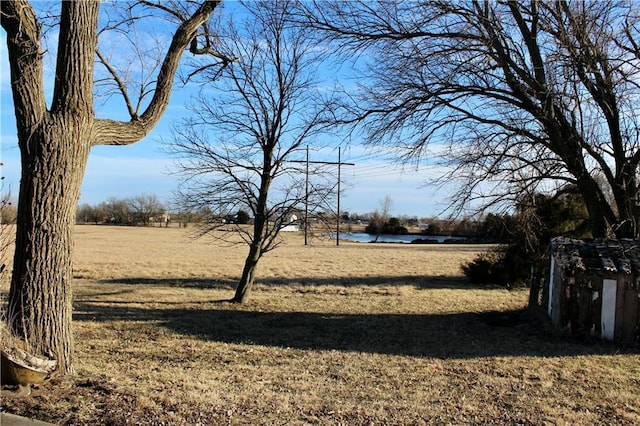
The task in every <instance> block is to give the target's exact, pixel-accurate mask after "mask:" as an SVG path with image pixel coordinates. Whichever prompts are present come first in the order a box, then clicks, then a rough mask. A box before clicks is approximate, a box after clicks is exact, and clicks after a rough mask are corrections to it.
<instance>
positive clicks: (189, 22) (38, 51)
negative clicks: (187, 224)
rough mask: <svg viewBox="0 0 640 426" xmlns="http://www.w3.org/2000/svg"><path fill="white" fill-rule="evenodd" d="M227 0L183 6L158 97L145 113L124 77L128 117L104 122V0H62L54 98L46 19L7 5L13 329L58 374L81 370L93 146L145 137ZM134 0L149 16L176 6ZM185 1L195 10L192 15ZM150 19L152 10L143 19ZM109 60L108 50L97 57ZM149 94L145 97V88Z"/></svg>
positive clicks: (24, 6) (157, 84) (22, 2)
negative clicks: (81, 273)
mask: <svg viewBox="0 0 640 426" xmlns="http://www.w3.org/2000/svg"><path fill="white" fill-rule="evenodd" d="M219 3H220V2H219V1H202V2H200V3H192V2H184V3H183V5H181V9H179V10H181V11H185V13H182V12H181V13H172V14H171V17H172V19H174V20H175V21H176V24H177V26H176V27H174V33H173V37H172V39H171V42H170V44H169V46H168V47H167V48H166V53H165V54H164V58H163V61H162V63H161V65H160V66H159V68H158V72H157V74H156V77H155V79H154V88H153V89H150V90H149V92H148V94H149V96H150V97H151V99H150V100H149V101H148V103H147V104H146V107H145V108H144V109H143V110H141V111H140V112H139V113H138V112H137V109H136V108H134V107H132V105H133V103H132V102H133V101H132V99H133V96H131V97H130V96H128V91H127V90H128V86H127V85H126V84H122V80H121V79H120V80H119V79H118V78H117V76H116V74H115V73H113V77H114V78H115V80H116V82H117V84H116V85H117V87H118V90H119V93H121V94H122V95H123V97H124V99H125V102H126V104H127V110H128V112H129V115H130V120H129V121H126V122H125V121H116V120H111V119H100V118H97V117H96V115H95V112H94V68H95V62H96V60H95V56H96V51H97V45H98V22H99V19H98V15H99V8H100V2H99V1H95V0H93V1H65V2H61V9H60V15H59V35H58V42H57V63H56V67H55V80H54V84H53V96H52V99H51V103H50V104H49V105H47V103H46V98H45V90H44V66H43V61H44V59H43V58H44V55H45V52H44V51H43V49H42V33H41V29H42V25H41V22H40V21H39V19H38V16H37V14H36V11H35V10H34V8H33V7H32V6H31V5H30V4H29V2H28V1H26V0H16V1H3V2H2V3H1V14H2V21H1V24H2V28H3V29H4V30H5V32H6V35H7V52H8V56H9V64H10V71H11V90H12V92H13V103H14V111H15V116H16V125H17V129H18V145H19V148H20V154H21V159H22V178H21V182H20V191H19V200H18V221H17V235H16V250H15V257H14V269H13V276H12V281H11V289H10V292H9V307H8V318H9V320H10V324H9V326H10V328H11V329H12V331H13V332H14V333H15V334H17V335H19V336H23V337H24V338H25V339H27V340H28V342H29V343H30V344H31V346H32V347H34V348H35V349H37V350H39V351H41V352H43V353H48V354H50V355H52V356H53V357H55V358H56V359H57V361H58V365H59V372H60V373H62V374H65V373H70V372H73V370H74V369H73V336H72V329H71V311H72V306H71V300H72V297H71V281H72V264H71V261H72V259H71V258H72V256H71V254H72V253H71V252H72V237H73V224H74V219H75V211H76V206H77V202H78V197H79V192H80V185H81V182H82V177H83V175H84V171H85V167H86V164H87V158H88V156H89V151H90V149H91V147H93V146H95V145H127V144H131V143H134V142H137V141H139V140H140V139H142V138H143V137H144V136H145V135H146V134H147V133H148V132H149V131H150V130H151V129H152V128H153V127H154V126H155V125H156V123H157V122H158V120H159V119H160V117H161V116H162V114H163V112H164V111H165V109H166V106H167V104H168V102H169V95H170V92H171V89H172V86H173V81H174V76H175V74H176V70H177V67H178V64H179V61H180V58H181V56H182V54H183V52H184V51H185V48H190V50H191V51H192V52H194V53H199V52H201V51H206V50H207V46H208V44H207V43H205V44H204V45H202V44H201V43H200V44H199V43H198V41H199V40H200V41H202V40H203V38H201V37H199V28H200V27H201V26H202V25H203V24H205V23H206V22H207V20H208V19H209V17H210V15H211V14H212V12H213V10H214V9H215V8H216V7H217V6H218V4H219ZM151 5H152V3H151V2H140V3H135V4H132V5H131V7H132V10H133V8H135V7H143V8H144V11H145V12H144V17H145V19H146V18H148V17H149V16H152V15H153V14H157V13H158V10H159V9H158V8H160V9H163V10H164V11H165V12H171V9H170V7H169V5H170V4H165V3H162V4H156V6H157V7H156V8H154V9H149V6H151ZM185 7H188V8H189V9H190V12H186V9H185ZM138 16H139V17H143V15H142V14H141V15H138ZM98 56H99V57H100V55H98ZM143 94H144V93H143Z"/></svg>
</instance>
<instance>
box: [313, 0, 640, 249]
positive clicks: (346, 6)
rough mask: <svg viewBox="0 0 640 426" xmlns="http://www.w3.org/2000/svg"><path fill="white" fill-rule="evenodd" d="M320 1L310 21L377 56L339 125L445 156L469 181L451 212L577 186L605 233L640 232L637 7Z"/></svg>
mask: <svg viewBox="0 0 640 426" xmlns="http://www.w3.org/2000/svg"><path fill="white" fill-rule="evenodd" d="M314 5H315V7H313V6H312V5H307V7H305V8H303V10H302V11H301V16H302V17H303V21H304V22H305V23H306V24H307V25H311V26H312V27H314V28H318V29H321V30H322V31H323V34H325V35H326V36H327V37H328V38H329V39H330V40H332V41H333V42H335V43H336V44H337V45H338V47H339V48H341V49H343V50H342V51H343V52H348V53H349V54H350V55H351V56H355V57H357V58H359V59H361V60H362V61H364V62H368V68H367V71H366V72H365V75H364V76H363V78H362V79H361V81H363V82H368V83H367V84H366V85H362V86H360V90H359V91H358V93H357V94H355V95H353V96H352V97H351V99H350V100H351V101H352V102H349V103H347V104H345V110H344V111H345V115H344V116H342V117H341V119H342V121H343V122H351V123H354V122H355V123H357V124H358V125H359V126H360V127H359V129H363V130H364V132H365V133H366V135H367V136H368V138H369V140H370V141H372V143H377V144H387V145H389V146H392V147H395V148H397V149H398V150H399V152H400V153H401V155H402V156H404V157H405V158H414V159H415V158H424V156H425V155H427V156H440V158H442V159H443V163H444V164H445V165H447V166H449V167H450V168H451V170H452V172H451V173H449V174H447V175H446V176H444V177H443V179H442V180H441V182H451V181H458V182H460V183H461V186H460V191H459V192H458V193H457V194H455V195H454V201H453V204H452V206H453V207H458V208H463V207H466V206H469V205H470V204H472V203H473V202H481V203H482V207H484V208H486V207H488V206H492V205H493V206H496V205H498V204H501V203H504V202H509V203H511V204H512V203H513V202H514V200H516V199H517V197H518V196H520V195H521V194H522V193H523V192H526V193H534V192H540V191H544V190H546V191H547V192H553V190H555V189H556V188H557V187H560V186H563V185H564V184H573V185H576V187H577V188H578V190H579V192H580V194H581V196H582V198H583V199H584V201H585V204H586V206H587V209H588V211H589V217H590V221H591V225H592V233H593V235H594V236H597V237H602V236H606V235H607V234H608V233H609V232H610V231H611V230H613V231H614V232H615V233H616V234H617V235H618V236H620V237H623V236H628V237H637V236H638V235H639V233H640V225H639V223H638V217H640V207H639V204H640V202H639V191H638V185H639V182H638V172H639V164H640V136H639V135H640V121H639V118H638V114H637V100H638V96H639V95H640V85H639V84H638V81H639V80H638V77H639V75H640V55H639V53H640V50H639V49H638V46H639V45H640V34H639V31H640V16H639V14H638V13H637V7H636V4H635V3H634V2H597V1H593V2H579V1H576V2H573V1H539V0H529V1H526V2H516V1H504V2H491V1H468V2H450V1H445V0H442V1H437V0H433V1H432V0H429V1H417V2H416V1H394V2H369V1H364V0H363V1H350V2H335V3H327V2H317V3H316V4H314ZM354 52H356V53H358V55H353V53H354ZM608 194H611V197H609V196H608Z"/></svg>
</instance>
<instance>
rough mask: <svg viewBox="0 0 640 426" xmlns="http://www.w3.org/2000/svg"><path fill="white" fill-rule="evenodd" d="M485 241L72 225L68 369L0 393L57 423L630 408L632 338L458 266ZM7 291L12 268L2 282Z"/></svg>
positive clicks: (628, 413) (544, 419) (463, 419)
mask: <svg viewBox="0 0 640 426" xmlns="http://www.w3.org/2000/svg"><path fill="white" fill-rule="evenodd" d="M484 249H486V247H482V246H458V245H455V246H454V245H397V244H393V245H392V244H380V245H377V244H357V243H348V242H345V241H343V242H341V245H340V246H339V247H336V246H335V245H333V244H332V243H331V242H330V241H324V240H321V239H317V238H316V239H313V240H312V244H311V245H310V246H304V245H303V240H302V237H301V236H300V235H299V234H287V235H285V242H284V244H283V245H282V246H281V247H280V248H278V249H276V250H275V251H273V252H271V253H268V254H267V255H266V257H264V258H263V260H262V263H261V266H260V268H259V270H258V278H257V283H256V285H255V286H254V289H253V292H252V296H251V299H250V301H249V302H248V303H247V304H245V305H235V304H231V303H228V302H226V301H225V300H226V299H229V298H230V297H231V296H232V295H233V286H234V284H235V281H236V280H237V279H238V277H239V274H240V271H241V268H242V263H243V260H244V256H245V254H246V251H247V248H246V246H242V245H228V244H223V243H221V242H217V241H214V240H212V239H208V238H202V239H197V240H193V239H191V238H189V233H188V230H186V231H185V230H184V229H178V228H169V229H163V228H125V227H106V226H105V227H103V226H78V227H77V228H76V245H75V268H74V275H75V281H74V284H73V285H74V294H75V302H74V309H75V311H74V330H75V336H76V356H77V359H76V369H77V375H76V376H71V377H58V378H54V379H52V380H51V381H50V382H47V383H45V384H43V385H40V386H37V387H34V388H33V390H32V392H31V395H29V396H22V397H19V396H16V395H14V394H12V393H11V392H10V390H9V389H4V390H3V393H2V410H3V411H5V412H11V413H16V414H21V415H25V416H29V417H33V418H37V419H40V420H46V421H50V422H53V423H56V424H74V425H80V424H91V425H124V424H131V425H151V424H154V425H224V424H232V425H258V424H259V425H265V424H268V425H285V424H286V425H305V424H320V425H418V424H455V425H458V424H535V425H540V424H548V425H555V424H571V425H577V424H580V425H586V424H629V425H631V424H640V396H639V395H640V354H639V351H638V348H637V347H626V348H625V347H619V346H615V345H613V344H609V343H604V342H600V341H590V342H585V341H577V340H575V339H569V338H567V337H566V336H564V335H563V334H562V333H559V332H552V331H551V330H550V329H549V328H548V326H547V325H546V324H545V323H544V322H543V321H541V320H540V319H539V318H538V319H536V317H535V316H534V315H531V314H529V313H527V312H525V311H524V309H523V308H524V307H525V304H526V300H527V297H528V295H527V291H526V290H513V291H507V290H505V289H503V288H477V287H474V286H471V285H470V284H468V283H467V281H466V280H465V278H464V276H463V275H462V273H461V271H460V264H461V263H462V262H465V261H468V260H470V259H472V258H473V257H474V256H475V255H476V254H477V253H478V252H479V251H481V250H484ZM1 290H2V294H3V297H6V293H7V290H8V283H7V282H6V277H5V282H3V283H2V288H1Z"/></svg>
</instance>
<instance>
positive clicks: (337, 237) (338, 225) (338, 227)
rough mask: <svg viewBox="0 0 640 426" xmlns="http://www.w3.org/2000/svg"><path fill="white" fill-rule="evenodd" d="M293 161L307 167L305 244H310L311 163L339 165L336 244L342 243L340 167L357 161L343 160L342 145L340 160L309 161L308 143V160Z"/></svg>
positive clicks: (351, 164)
mask: <svg viewBox="0 0 640 426" xmlns="http://www.w3.org/2000/svg"><path fill="white" fill-rule="evenodd" d="M290 162H291V163H305V164H306V165H307V167H306V182H305V196H304V245H305V246H306V245H307V244H308V239H307V232H308V229H309V164H327V165H337V166H338V206H337V207H338V209H337V210H338V211H337V225H336V245H337V246H339V245H340V169H341V166H343V165H345V166H355V165H356V164H355V163H345V162H342V160H341V147H338V161H337V162H336V161H309V146H308V145H307V159H306V160H290Z"/></svg>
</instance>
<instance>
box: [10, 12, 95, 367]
mask: <svg viewBox="0 0 640 426" xmlns="http://www.w3.org/2000/svg"><path fill="white" fill-rule="evenodd" d="M98 9H99V3H98V2H96V1H91V2H90V1H86V2H85V1H83V2H64V3H63V5H62V11H61V19H60V35H59V43H58V59H57V64H56V81H55V85H54V91H53V101H52V105H51V109H50V111H46V109H45V108H44V105H45V100H44V92H43V90H42V73H41V67H42V63H41V59H40V58H39V57H37V56H33V57H30V58H18V57H19V56H20V55H22V54H23V52H24V48H25V43H28V45H30V46H32V48H31V49H32V50H33V51H39V33H38V30H37V25H36V29H34V31H32V32H26V33H22V32H20V31H18V32H17V33H15V34H14V33H12V32H10V31H8V37H7V45H8V50H9V59H10V62H11V81H12V84H13V91H14V102H15V104H16V107H15V111H16V122H17V128H18V145H19V146H20V154H21V159H22V164H21V165H22V176H21V181H20V194H19V201H18V219H17V227H16V250H15V255H14V270H13V276H12V279H11V289H10V291H9V306H8V315H9V318H8V320H9V324H10V326H11V328H12V331H13V332H14V333H16V334H17V335H18V336H21V337H23V338H25V339H26V340H27V341H28V343H29V344H30V345H32V347H34V348H35V349H36V350H38V351H40V352H43V353H48V354H50V355H52V356H53V357H55V358H56V360H57V361H58V369H59V371H60V372H61V373H63V374H64V373H70V372H73V334H72V330H71V315H72V306H71V280H72V272H73V271H72V264H71V261H72V259H71V255H72V248H73V244H72V243H73V241H72V236H73V223H74V220H75V211H76V205H77V202H78V198H79V194H80V185H81V183H82V176H83V175H84V171H85V168H86V164H87V159H88V155H89V150H90V148H91V143H92V141H93V140H94V139H95V135H94V132H93V129H94V125H93V124H94V114H93V68H94V54H95V48H96V43H97V35H96V28H97V21H98ZM3 12H6V13H7V15H5V16H3V18H6V20H5V21H3V27H5V28H7V25H8V24H10V23H11V24H12V23H13V19H16V20H18V21H24V20H25V19H27V17H28V18H29V19H35V17H33V16H30V14H31V13H32V10H31V8H30V7H29V6H28V4H26V3H23V4H18V3H11V5H7V6H6V8H5V5H3ZM21 37H23V39H22V40H21Z"/></svg>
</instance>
